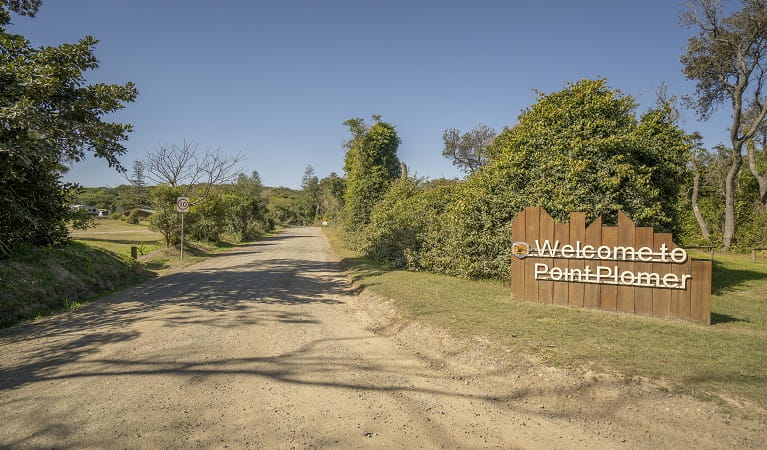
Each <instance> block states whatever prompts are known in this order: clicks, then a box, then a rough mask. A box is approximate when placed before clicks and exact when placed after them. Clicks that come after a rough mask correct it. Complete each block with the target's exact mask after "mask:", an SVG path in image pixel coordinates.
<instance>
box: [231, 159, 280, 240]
mask: <svg viewBox="0 0 767 450" xmlns="http://www.w3.org/2000/svg"><path fill="white" fill-rule="evenodd" d="M229 191H230V192H229V193H228V194H227V195H225V196H224V200H225V202H226V204H227V212H226V223H227V230H228V231H229V232H230V233H232V234H233V235H234V236H235V237H236V238H237V239H238V240H240V241H246V240H250V239H253V238H255V237H256V236H257V235H259V234H260V233H263V232H267V231H271V230H272V228H273V226H274V224H273V222H271V221H270V220H269V218H268V217H267V212H268V211H267V208H266V199H265V198H264V196H263V186H262V184H261V177H259V175H258V172H256V171H253V172H252V173H251V175H250V176H247V175H245V174H242V173H241V174H239V176H238V177H237V182H236V183H234V185H232V187H231V188H230V189H229Z"/></svg>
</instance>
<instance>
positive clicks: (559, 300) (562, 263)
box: [554, 223, 570, 305]
mask: <svg viewBox="0 0 767 450" xmlns="http://www.w3.org/2000/svg"><path fill="white" fill-rule="evenodd" d="M554 239H555V240H557V241H559V243H560V245H563V244H567V243H570V224H568V223H557V224H555V225H554ZM555 261H556V262H555V263H554V264H555V265H556V266H557V267H562V268H568V267H570V265H569V262H568V260H566V259H556V260H555ZM568 292H569V289H568V286H567V283H566V282H564V281H557V282H554V303H556V304H557V305H567V302H568V300H567V299H568Z"/></svg>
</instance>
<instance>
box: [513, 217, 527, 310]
mask: <svg viewBox="0 0 767 450" xmlns="http://www.w3.org/2000/svg"><path fill="white" fill-rule="evenodd" d="M525 230H526V223H525V211H524V210H522V212H520V213H519V214H518V215H517V217H516V218H515V219H514V220H512V221H511V239H512V242H525V240H526V239H525ZM511 296H512V297H513V298H515V299H517V300H524V299H525V260H524V259H519V258H517V257H516V256H514V255H512V256H511Z"/></svg>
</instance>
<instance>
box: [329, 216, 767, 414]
mask: <svg viewBox="0 0 767 450" xmlns="http://www.w3.org/2000/svg"><path fill="white" fill-rule="evenodd" d="M327 235H328V238H329V240H330V242H331V245H332V246H333V247H334V249H335V251H336V253H337V254H338V255H339V257H341V258H342V259H343V261H344V263H345V265H346V266H347V268H348V270H349V272H350V275H351V276H352V278H353V279H354V281H355V282H356V283H358V284H359V285H360V286H362V287H365V288H368V289H370V290H371V291H373V292H375V293H378V294H381V295H383V296H385V297H389V298H391V299H392V300H394V301H395V303H396V304H397V306H398V308H399V310H400V312H401V313H402V315H403V316H404V317H405V318H408V319H412V320H417V321H420V322H424V323H427V324H430V325H434V326H438V327H441V328H444V329H447V330H449V331H451V332H452V333H454V334H457V335H462V336H475V335H480V336H485V337H488V338H490V339H492V340H494V341H496V342H499V343H501V344H503V345H505V346H507V347H508V348H510V349H512V350H516V351H518V352H521V353H527V354H533V355H536V356H537V357H541V358H543V359H544V360H545V361H546V362H547V363H549V364H552V365H555V366H559V367H568V368H572V369H574V370H583V369H585V368H587V367H588V368H592V369H596V370H601V371H606V372H612V373H618V374H620V375H623V376H626V377H634V376H641V377H649V378H655V379H659V380H663V381H664V382H665V383H668V384H671V385H672V386H674V389H675V390H677V391H684V392H691V393H695V394H699V395H706V396H716V395H717V394H718V393H725V394H727V395H729V396H736V397H740V398H744V399H747V400H751V401H753V402H756V403H757V404H759V405H761V406H762V407H767V388H766V387H767V259H761V260H760V261H759V262H757V263H756V264H754V263H752V262H751V257H750V255H748V256H745V255H719V254H717V255H716V258H715V263H714V273H713V287H712V289H713V298H712V322H713V324H712V325H710V326H708V325H701V324H695V323H688V322H683V321H671V320H661V319H653V318H646V317H638V316H633V315H622V314H616V313H609V312H602V311H594V310H584V309H576V308H567V307H557V306H551V305H539V304H533V303H523V302H517V301H512V300H511V298H510V297H511V292H510V288H509V286H508V285H507V283H502V282H497V281H467V280H462V279H458V278H454V277H449V276H444V275H437V274H430V273H419V272H407V271H401V270H387V269H385V268H381V267H379V266H376V265H374V264H371V263H369V262H368V261H366V260H365V259H364V258H361V257H359V256H358V255H356V254H355V253H354V252H351V251H349V250H347V249H345V248H344V247H343V245H342V244H341V241H340V239H339V237H338V236H337V235H336V234H334V233H333V232H332V231H331V230H328V231H327Z"/></svg>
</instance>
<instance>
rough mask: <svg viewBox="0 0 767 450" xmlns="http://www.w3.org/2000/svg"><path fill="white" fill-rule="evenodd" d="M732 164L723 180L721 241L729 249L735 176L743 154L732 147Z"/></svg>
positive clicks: (733, 224) (732, 228)
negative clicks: (722, 228)
mask: <svg viewBox="0 0 767 450" xmlns="http://www.w3.org/2000/svg"><path fill="white" fill-rule="evenodd" d="M732 156H733V158H732V165H731V166H730V170H728V171H727V178H726V179H725V182H724V231H723V233H722V241H724V249H725V250H729V249H730V245H731V244H732V238H733V237H734V236H735V178H737V176H738V172H739V171H740V167H741V166H742V165H743V155H741V153H740V149H739V148H738V149H737V150H736V149H733V152H732Z"/></svg>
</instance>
